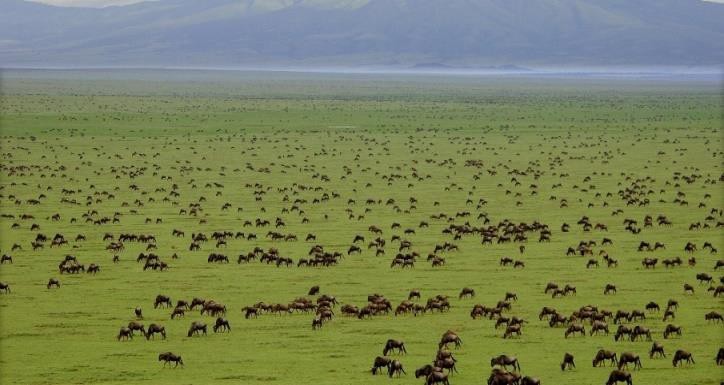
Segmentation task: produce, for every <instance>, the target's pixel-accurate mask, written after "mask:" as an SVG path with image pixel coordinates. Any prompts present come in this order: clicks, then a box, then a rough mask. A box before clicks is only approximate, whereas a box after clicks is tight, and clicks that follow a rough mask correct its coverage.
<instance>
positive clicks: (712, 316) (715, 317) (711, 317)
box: [0, 286, 724, 322]
mask: <svg viewBox="0 0 724 385" xmlns="http://www.w3.org/2000/svg"><path fill="white" fill-rule="evenodd" d="M0 287H1V286H0ZM704 319H705V320H707V321H717V322H718V321H722V322H724V316H722V315H721V313H719V312H716V311H710V312H708V313H706V314H704Z"/></svg>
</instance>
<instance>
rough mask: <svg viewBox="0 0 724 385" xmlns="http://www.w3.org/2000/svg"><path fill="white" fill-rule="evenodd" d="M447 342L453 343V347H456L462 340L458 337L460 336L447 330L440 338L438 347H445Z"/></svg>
mask: <svg viewBox="0 0 724 385" xmlns="http://www.w3.org/2000/svg"><path fill="white" fill-rule="evenodd" d="M449 343H453V344H455V348H456V349H457V348H459V347H460V345H462V344H463V341H462V340H461V339H460V336H458V335H457V334H456V333H455V332H453V331H451V330H448V331H447V332H445V334H443V335H442V337H441V338H440V343H439V344H438V349H442V348H443V346H444V347H447V344H449Z"/></svg>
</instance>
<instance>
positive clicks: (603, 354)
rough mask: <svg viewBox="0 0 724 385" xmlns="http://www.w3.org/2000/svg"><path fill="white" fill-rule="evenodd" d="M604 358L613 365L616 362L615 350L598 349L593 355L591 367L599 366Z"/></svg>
mask: <svg viewBox="0 0 724 385" xmlns="http://www.w3.org/2000/svg"><path fill="white" fill-rule="evenodd" d="M606 360H609V361H611V366H615V365H616V364H617V363H618V360H617V359H616V352H612V351H610V350H604V349H599V350H598V352H597V353H596V356H595V357H593V367H594V368H595V367H597V366H600V365H601V364H603V363H604V362H605V361H606Z"/></svg>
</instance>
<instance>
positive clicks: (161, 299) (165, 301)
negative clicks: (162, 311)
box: [153, 294, 171, 309]
mask: <svg viewBox="0 0 724 385" xmlns="http://www.w3.org/2000/svg"><path fill="white" fill-rule="evenodd" d="M162 305H163V306H166V307H171V298H169V297H167V296H165V295H162V294H159V295H157V296H156V300H155V301H154V302H153V308H154V309H156V308H158V307H159V306H162Z"/></svg>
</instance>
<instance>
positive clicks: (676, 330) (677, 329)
mask: <svg viewBox="0 0 724 385" xmlns="http://www.w3.org/2000/svg"><path fill="white" fill-rule="evenodd" d="M672 334H676V335H678V336H680V335H681V326H676V325H673V324H668V325H666V328H665V329H664V339H667V338H669V336H670V335H672Z"/></svg>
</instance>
